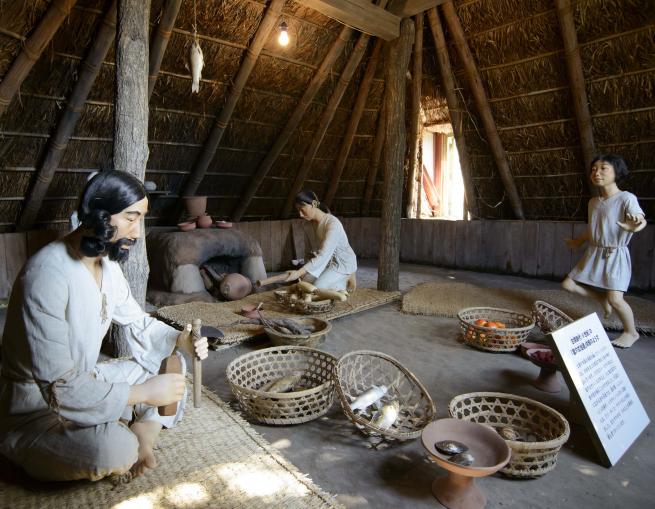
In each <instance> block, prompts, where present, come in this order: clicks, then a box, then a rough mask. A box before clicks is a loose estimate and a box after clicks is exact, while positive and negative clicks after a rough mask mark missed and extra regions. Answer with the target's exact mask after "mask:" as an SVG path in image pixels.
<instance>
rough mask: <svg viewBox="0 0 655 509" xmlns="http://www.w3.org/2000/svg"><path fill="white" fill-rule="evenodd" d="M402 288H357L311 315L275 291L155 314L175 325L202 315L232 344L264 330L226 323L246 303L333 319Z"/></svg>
mask: <svg viewBox="0 0 655 509" xmlns="http://www.w3.org/2000/svg"><path fill="white" fill-rule="evenodd" d="M399 299H400V292H382V291H379V290H373V289H371V288H358V289H357V291H355V293H354V294H353V295H351V296H350V297H349V298H348V301H347V302H337V303H335V306H334V308H332V310H330V311H328V312H327V313H316V314H312V315H303V314H299V313H294V312H292V311H289V310H288V309H287V308H285V307H284V306H282V305H281V304H279V303H278V302H277V301H276V300H275V296H274V295H273V291H268V292H262V293H255V294H252V295H248V296H247V297H246V298H244V299H241V300H235V301H232V302H189V303H186V304H178V305H176V306H167V307H163V308H160V309H159V310H158V311H157V312H156V316H157V317H158V318H161V319H162V320H164V321H165V322H168V323H170V324H171V325H173V326H174V327H178V328H182V327H184V325H185V324H187V323H191V322H192V321H193V319H194V318H200V319H201V320H202V323H203V325H211V326H213V327H217V328H219V329H221V331H223V333H224V334H225V336H224V337H223V338H221V339H220V341H219V342H220V343H221V344H233V343H238V342H241V341H245V340H246V339H250V338H252V337H254V336H257V335H258V334H261V333H262V332H263V327H262V326H260V325H249V324H245V325H242V324H240V325H236V326H232V327H225V325H227V324H233V323H235V322H237V321H238V320H244V319H245V318H244V317H243V316H241V315H239V314H237V313H238V312H239V311H240V310H241V308H242V307H243V306H244V305H246V304H255V305H257V304H258V303H260V302H262V303H263V309H262V311H263V313H264V316H266V317H269V318H276V317H277V318H279V317H291V318H294V317H295V318H302V317H308V316H313V317H315V318H322V319H324V320H333V319H335V318H341V317H342V316H347V315H351V314H353V313H359V312H360V311H365V310H367V309H371V308H375V307H378V306H382V305H384V304H387V303H389V302H392V301H395V300H399Z"/></svg>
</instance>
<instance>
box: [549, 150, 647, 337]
mask: <svg viewBox="0 0 655 509" xmlns="http://www.w3.org/2000/svg"><path fill="white" fill-rule="evenodd" d="M627 175H628V167H627V165H626V163H625V161H624V160H623V158H622V157H620V156H617V155H611V154H610V155H599V156H596V157H595V158H594V160H593V161H592V162H591V169H590V172H589V178H590V179H591V182H592V183H593V185H594V186H596V188H597V189H598V191H599V196H596V197H594V198H592V199H591V200H589V207H588V218H589V225H588V228H587V233H585V234H584V235H582V236H581V237H578V238H575V239H567V240H566V243H567V245H568V246H569V247H570V248H571V249H576V248H578V247H580V246H582V244H584V243H585V242H588V243H589V245H588V246H587V249H586V251H585V253H584V255H583V256H582V259H581V260H580V261H579V262H578V264H577V265H576V266H575V267H574V268H573V270H572V271H571V272H570V273H569V275H568V277H567V278H566V279H565V280H564V281H563V282H562V287H563V288H564V289H565V290H568V291H569V292H572V293H577V294H578V295H583V296H585V297H592V298H595V299H597V300H598V301H599V302H600V303H601V305H602V306H603V309H604V311H605V318H607V317H609V315H610V314H611V313H612V310H614V311H616V313H617V314H618V315H619V318H620V319H621V322H622V323H623V333H622V334H621V335H620V336H619V337H618V338H616V339H615V340H614V341H612V344H613V345H614V346H618V347H621V348H629V347H630V346H632V345H633V344H634V342H635V341H637V340H638V339H639V333H638V332H637V329H636V327H635V319H634V315H633V313H632V309H630V306H629V305H628V303H627V302H626V301H625V299H624V298H623V294H624V293H625V292H626V291H627V289H628V286H629V284H630V276H631V274H632V264H631V262H630V251H629V250H628V243H629V242H630V239H631V238H632V234H633V233H636V232H638V231H641V230H643V229H644V228H645V227H646V219H645V218H644V211H643V210H641V207H640V206H639V202H638V201H637V197H636V196H635V195H634V194H632V193H629V192H627V191H621V190H620V189H619V188H618V186H617V185H616V184H617V182H618V181H620V180H621V179H623V178H624V177H626V176H627Z"/></svg>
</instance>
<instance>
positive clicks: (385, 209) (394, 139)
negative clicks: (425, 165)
mask: <svg viewBox="0 0 655 509" xmlns="http://www.w3.org/2000/svg"><path fill="white" fill-rule="evenodd" d="M413 42H414V22H413V21H412V20H411V19H409V18H405V19H403V20H402V21H401V23H400V37H398V39H396V40H395V41H392V42H389V43H387V44H386V47H385V55H384V66H385V69H384V81H385V84H386V88H385V91H384V103H385V109H386V121H385V124H386V143H385V147H384V189H383V195H382V215H381V218H380V249H379V251H380V258H379V260H378V290H384V291H393V290H398V283H399V269H400V267H399V265H400V218H401V215H402V206H403V203H402V202H403V163H404V160H405V147H406V141H407V140H406V132H405V88H406V87H405V75H406V73H407V67H408V66H409V57H410V55H411V52H412V43H413Z"/></svg>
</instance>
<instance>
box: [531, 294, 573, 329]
mask: <svg viewBox="0 0 655 509" xmlns="http://www.w3.org/2000/svg"><path fill="white" fill-rule="evenodd" d="M532 316H533V317H534V320H535V322H537V326H538V327H539V328H540V329H541V332H543V333H544V334H550V333H551V332H553V331H556V330H557V329H561V328H562V327H564V326H565V325H568V324H570V323H573V318H571V317H570V316H569V315H567V314H566V313H565V312H564V311H562V310H561V309H557V308H556V307H555V306H553V305H552V304H548V302H544V301H543V300H535V301H534V302H533V303H532Z"/></svg>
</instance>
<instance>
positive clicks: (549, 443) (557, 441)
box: [448, 392, 571, 451]
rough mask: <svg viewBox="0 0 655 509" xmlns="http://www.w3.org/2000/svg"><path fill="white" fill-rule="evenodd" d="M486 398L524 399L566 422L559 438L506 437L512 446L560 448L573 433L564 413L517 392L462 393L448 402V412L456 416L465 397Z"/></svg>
mask: <svg viewBox="0 0 655 509" xmlns="http://www.w3.org/2000/svg"><path fill="white" fill-rule="evenodd" d="M481 397H482V398H485V397H493V398H506V399H513V400H518V401H522V402H524V403H529V404H532V405H535V406H536V407H538V408H541V409H542V410H546V411H548V412H550V413H552V414H553V415H554V416H555V417H556V418H557V420H558V421H560V422H561V423H562V424H564V432H563V433H562V434H561V435H560V436H559V437H557V438H553V439H552V440H546V441H543V442H519V441H517V440H507V439H505V441H506V442H508V443H509V444H510V446H511V447H513V448H515V449H521V450H524V451H531V450H535V449H537V450H542V449H546V448H548V449H550V448H558V447H561V446H563V445H564V444H565V443H566V441H567V440H568V439H569V435H570V434H571V427H570V425H569V421H568V420H567V419H566V417H564V415H562V414H561V413H560V412H558V411H557V410H555V409H554V408H552V407H550V406H548V405H546V404H544V403H541V402H540V401H537V400H534V399H531V398H527V397H525V396H518V395H517V394H509V393H506V392H468V393H466V394H460V395H458V396H455V397H454V398H453V399H451V400H450V403H448V412H449V413H450V416H451V417H455V414H454V408H453V407H454V406H455V405H456V404H457V403H459V402H460V401H462V400H465V399H472V398H481ZM455 418H457V417H455Z"/></svg>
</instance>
